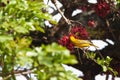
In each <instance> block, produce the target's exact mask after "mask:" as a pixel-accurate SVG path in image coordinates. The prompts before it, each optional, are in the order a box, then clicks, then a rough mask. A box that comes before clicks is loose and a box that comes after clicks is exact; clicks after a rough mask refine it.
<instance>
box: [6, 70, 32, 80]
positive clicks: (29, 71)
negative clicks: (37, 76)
mask: <svg viewBox="0 0 120 80" xmlns="http://www.w3.org/2000/svg"><path fill="white" fill-rule="evenodd" d="M30 73H33V70H27V71H15V72H14V74H15V76H19V75H24V74H30ZM12 74H13V73H12ZM12 74H9V75H8V76H7V77H5V78H4V80H7V79H9V78H10V77H11V76H12Z"/></svg>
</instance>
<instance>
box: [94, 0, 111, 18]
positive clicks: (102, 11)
mask: <svg viewBox="0 0 120 80" xmlns="http://www.w3.org/2000/svg"><path fill="white" fill-rule="evenodd" d="M95 12H96V14H98V15H99V16H100V17H102V18H104V17H106V16H107V15H108V14H109V13H110V6H109V4H108V3H106V2H105V1H102V0H101V1H99V2H98V3H97V4H96V5H95Z"/></svg>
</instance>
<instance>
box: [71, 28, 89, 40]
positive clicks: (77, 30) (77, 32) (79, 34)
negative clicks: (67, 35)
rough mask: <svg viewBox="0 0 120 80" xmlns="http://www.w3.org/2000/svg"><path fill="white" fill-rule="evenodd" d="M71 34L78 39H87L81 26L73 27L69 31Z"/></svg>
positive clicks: (86, 34) (85, 32)
mask: <svg viewBox="0 0 120 80" xmlns="http://www.w3.org/2000/svg"><path fill="white" fill-rule="evenodd" d="M71 33H72V34H73V35H74V36H75V37H76V38H79V39H88V33H87V31H86V29H85V28H84V27H82V26H75V27H73V28H72V29H71Z"/></svg>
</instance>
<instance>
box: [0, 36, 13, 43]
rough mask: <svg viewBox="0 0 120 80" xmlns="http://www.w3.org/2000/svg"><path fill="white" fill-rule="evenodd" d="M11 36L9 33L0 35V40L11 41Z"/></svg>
mask: <svg viewBox="0 0 120 80" xmlns="http://www.w3.org/2000/svg"><path fill="white" fill-rule="evenodd" d="M11 40H13V37H12V36H10V35H0V42H5V41H11Z"/></svg>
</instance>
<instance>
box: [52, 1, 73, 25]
mask: <svg viewBox="0 0 120 80" xmlns="http://www.w3.org/2000/svg"><path fill="white" fill-rule="evenodd" d="M51 1H52V3H53V4H54V5H55V7H56V8H57V10H58V11H59V13H60V15H61V16H62V17H63V18H64V20H65V22H66V23H67V24H68V25H71V22H70V20H69V19H67V18H66V17H65V16H64V15H63V13H62V11H61V10H60V9H59V8H58V6H57V2H56V0H51Z"/></svg>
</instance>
